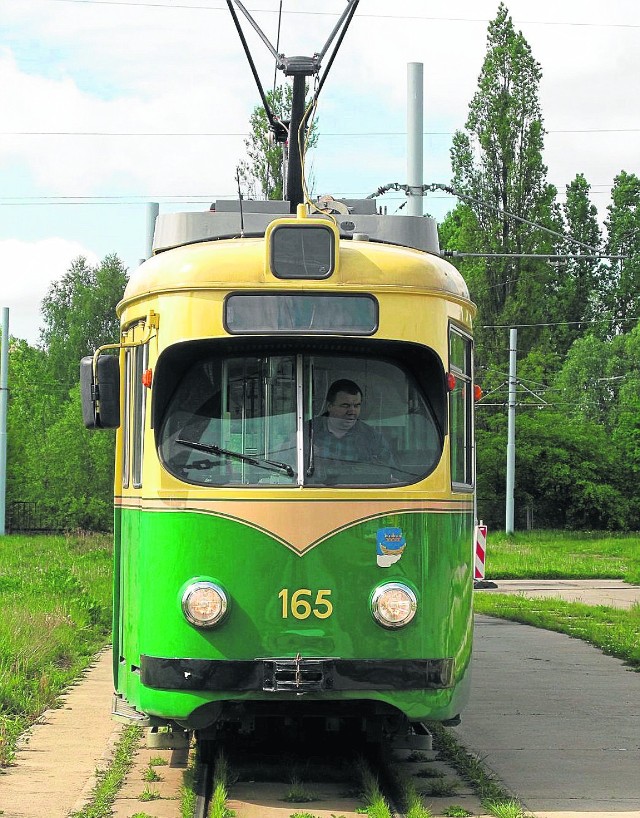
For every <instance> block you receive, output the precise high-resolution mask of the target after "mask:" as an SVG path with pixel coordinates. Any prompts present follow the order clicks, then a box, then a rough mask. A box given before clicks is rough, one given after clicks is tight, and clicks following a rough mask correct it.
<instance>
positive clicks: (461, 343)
mask: <svg viewBox="0 0 640 818" xmlns="http://www.w3.org/2000/svg"><path fill="white" fill-rule="evenodd" d="M449 371H450V372H451V373H452V374H453V375H454V376H455V379H456V384H455V387H454V389H453V391H452V392H451V394H450V397H449V412H450V430H451V435H450V439H451V482H452V483H453V484H454V485H458V486H465V487H466V486H472V485H473V423H472V412H473V396H472V347H471V339H470V338H469V337H468V336H466V335H463V334H462V333H461V332H459V331H458V330H456V329H455V328H453V327H452V328H451V330H450V333H449Z"/></svg>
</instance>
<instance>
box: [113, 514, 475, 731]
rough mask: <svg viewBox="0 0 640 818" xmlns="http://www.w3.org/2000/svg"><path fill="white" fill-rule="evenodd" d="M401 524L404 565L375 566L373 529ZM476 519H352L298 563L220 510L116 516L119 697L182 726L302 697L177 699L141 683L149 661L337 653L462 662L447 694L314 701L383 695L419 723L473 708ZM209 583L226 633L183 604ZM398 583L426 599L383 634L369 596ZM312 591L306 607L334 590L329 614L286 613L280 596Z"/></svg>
mask: <svg viewBox="0 0 640 818" xmlns="http://www.w3.org/2000/svg"><path fill="white" fill-rule="evenodd" d="M385 526H392V527H399V528H401V529H402V533H403V535H404V537H405V538H406V548H405V549H404V552H403V555H402V557H401V559H400V560H399V561H398V562H396V563H395V564H394V565H392V566H390V567H387V568H383V567H379V566H378V565H377V561H376V536H377V531H378V530H379V529H380V528H383V527H385ZM472 540H473V518H472V515H471V514H469V513H443V512H440V513H426V512H416V513H403V514H389V515H387V516H385V517H381V518H377V519H375V520H367V521H364V522H360V523H358V524H355V525H353V526H351V527H349V528H347V529H346V530H345V529H343V530H341V531H340V532H338V533H336V534H335V535H333V536H331V537H329V538H328V539H326V540H324V541H323V542H321V543H320V544H318V545H316V546H315V547H314V548H312V549H311V550H310V551H308V552H307V553H305V554H304V555H303V556H300V555H299V554H298V553H296V552H295V551H293V550H290V549H289V548H287V547H285V546H284V545H283V544H282V543H281V542H279V541H277V540H276V539H274V538H273V537H271V536H269V535H268V534H266V533H265V532H263V531H260V530H257V529H256V528H254V527H251V526H249V525H246V524H243V523H241V522H239V521H235V520H230V519H226V518H223V517H219V516H216V515H213V514H203V513H193V512H188V511H173V512H155V511H145V510H128V509H123V510H120V511H117V512H116V549H115V552H116V562H117V565H116V571H115V577H116V586H117V587H116V590H115V595H114V598H115V600H116V606H117V607H116V611H115V617H114V652H115V651H116V646H117V649H118V653H117V656H116V659H115V672H116V689H117V691H118V692H119V693H121V694H122V695H124V697H125V698H126V699H127V700H128V702H129V703H130V704H132V705H134V706H135V707H137V708H138V709H140V710H142V711H144V712H146V713H149V714H152V715H157V716H161V717H166V718H175V719H184V718H187V717H188V715H189V714H190V713H191V712H192V711H193V710H194V709H195V708H197V707H199V706H200V705H202V704H204V703H206V702H211V701H215V700H216V699H225V700H230V699H234V700H246V699H253V700H274V699H278V700H282V699H286V698H291V699H296V696H295V694H292V693H280V692H279V693H260V692H259V693H251V694H248V693H241V694H237V693H235V694H234V693H233V691H229V692H228V693H226V692H225V693H220V692H215V693H212V692H202V693H199V692H198V693H194V692H173V691H159V690H153V689H150V688H145V687H144V686H142V685H141V683H140V676H139V672H138V670H137V669H138V668H139V665H140V655H141V654H145V655H149V656H157V657H168V658H177V657H187V658H192V659H199V658H202V659H256V658H268V657H278V658H284V657H295V656H296V655H297V654H300V656H302V657H340V658H350V659H351V658H356V659H357V658H362V659H392V660H393V659H397V660H402V659H404V658H408V659H414V658H448V657H453V658H454V659H455V684H454V687H453V688H452V689H447V690H424V691H408V692H407V691H401V692H397V693H393V692H388V691H387V692H373V693H372V692H368V691H367V692H341V693H337V692H332V693H328V692H327V693H323V694H313V695H309V696H305V698H318V699H326V698H332V699H376V700H379V701H383V702H388V703H390V704H392V705H393V706H395V707H397V708H398V709H400V710H401V711H403V712H404V713H405V714H406V715H407V716H408V717H409V718H410V719H426V718H433V719H439V718H441V719H445V718H450V717H453V716H455V715H456V714H457V713H458V712H460V709H461V707H462V706H463V705H464V699H465V698H466V692H467V687H468V680H469V679H468V677H469V674H468V669H469V663H470V657H471V641H472V594H473V554H472ZM194 579H212V580H214V581H216V582H218V583H219V584H221V585H222V586H223V588H224V589H225V591H226V592H227V594H228V596H229V599H230V608H229V611H228V613H227V616H226V618H225V620H224V622H223V623H221V625H220V626H219V627H217V628H215V629H213V630H209V631H204V630H199V629H198V628H196V627H194V626H192V625H190V624H189V623H188V622H187V621H186V620H185V618H184V616H183V613H182V609H181V599H182V593H183V591H184V588H185V585H186V584H187V583H188V582H189V581H190V580H194ZM397 580H401V581H403V582H405V583H407V584H408V585H410V586H411V587H412V588H413V589H414V590H415V592H416V594H417V597H418V611H417V614H416V616H415V618H414V619H413V621H412V622H411V623H409V625H407V626H406V627H405V628H402V629H399V630H386V629H384V628H382V627H380V626H379V625H378V624H377V623H376V622H375V621H374V619H373V616H372V614H371V607H370V598H371V594H372V592H373V590H374V589H375V588H376V587H377V586H378V585H380V584H381V583H383V582H389V581H397ZM283 589H287V590H288V593H289V595H291V594H293V592H294V591H296V590H298V589H309V590H310V591H311V592H312V593H311V601H312V603H313V600H314V599H315V596H316V593H317V592H318V591H320V590H324V591H330V592H331V594H330V596H329V599H330V600H331V603H332V605H333V612H332V615H331V616H330V617H328V618H326V619H320V618H317V617H315V616H313V615H311V616H309V617H308V618H306V619H300V620H299V619H296V618H294V617H293V616H292V615H291V612H290V611H289V615H288V617H287V618H283V601H282V598H281V597H279V594H280V593H281V591H282V590H283Z"/></svg>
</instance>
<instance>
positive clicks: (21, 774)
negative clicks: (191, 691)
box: [0, 650, 121, 818]
mask: <svg viewBox="0 0 640 818" xmlns="http://www.w3.org/2000/svg"><path fill="white" fill-rule="evenodd" d="M112 691H113V684H112V681H111V651H110V650H107V651H104V652H103V653H101V654H100V655H99V656H98V657H97V660H96V662H95V663H94V665H93V666H92V667H91V668H89V670H88V671H87V672H86V673H85V674H83V677H82V679H81V680H80V681H79V682H78V683H77V684H76V685H74V686H73V687H71V688H70V689H69V691H68V693H67V694H66V695H65V696H64V697H62V698H61V699H60V707H58V708H56V709H53V710H47V711H46V712H45V713H44V715H43V716H42V718H41V719H40V720H39V721H38V723H37V724H36V725H35V726H34V727H33V728H31V729H30V730H29V731H28V732H27V733H26V734H25V736H24V738H23V739H22V740H21V742H20V745H19V747H18V751H17V753H16V758H15V764H14V765H13V766H11V767H8V768H7V769H6V770H4V771H3V773H2V775H0V810H2V811H3V813H2V818H66V817H67V815H68V814H69V812H71V811H72V810H74V809H79V808H80V807H81V806H82V804H83V802H84V800H85V798H86V797H88V796H89V794H90V793H91V790H92V789H93V787H94V785H95V783H96V775H95V773H96V769H104V768H105V767H106V766H107V764H108V762H109V760H110V759H111V755H112V752H113V749H114V747H115V745H116V743H117V740H118V738H119V736H120V732H121V727H120V725H117V724H115V722H113V721H112V720H111V714H110V706H109V703H110V701H111V695H112ZM78 747H82V752H81V753H79V752H78Z"/></svg>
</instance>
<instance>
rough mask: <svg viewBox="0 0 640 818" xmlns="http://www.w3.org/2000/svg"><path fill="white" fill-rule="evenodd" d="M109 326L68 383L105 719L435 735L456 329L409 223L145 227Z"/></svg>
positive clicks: (456, 497) (447, 595) (458, 318)
mask: <svg viewBox="0 0 640 818" xmlns="http://www.w3.org/2000/svg"><path fill="white" fill-rule="evenodd" d="M223 208H224V209H223ZM118 312H119V315H120V319H121V331H122V335H121V339H120V342H119V343H118V344H113V345H110V347H105V348H102V349H101V350H99V351H98V352H97V353H96V355H95V356H94V357H93V358H89V359H85V360H84V361H83V365H82V382H83V396H84V411H85V422H86V423H87V425H89V426H106V427H109V426H112V427H117V428H118V432H117V446H116V476H115V614H114V634H113V651H114V679H115V689H116V698H115V702H116V704H115V712H116V713H117V714H120V715H125V716H127V717H130V718H132V719H138V720H141V721H143V720H145V721H146V722H147V723H151V724H156V725H158V724H162V723H173V724H178V725H180V726H182V727H185V728H190V729H196V730H204V729H207V728H210V727H212V726H216V725H221V724H223V723H239V724H243V725H245V726H246V725H247V724H251V723H255V722H256V721H257V720H260V719H261V718H262V717H264V718H271V717H273V716H284V715H286V716H287V717H295V716H300V717H314V718H315V717H318V718H327V719H332V720H340V719H349V718H357V719H358V720H360V723H363V724H364V723H366V724H367V725H369V726H371V725H380V724H391V723H401V722H402V723H407V722H409V723H410V722H420V721H422V720H427V719H429V720H440V721H447V720H451V719H455V718H456V717H457V715H458V714H459V713H460V711H461V709H462V707H463V705H464V702H465V700H466V697H467V693H468V685H469V670H470V659H471V644H472V593H473V532H474V524H475V519H474V449H473V446H474V441H473V390H474V387H473V365H472V336H471V327H472V318H473V315H474V306H473V304H472V303H471V302H470V300H469V296H468V291H467V288H466V286H465V283H464V281H463V279H462V277H461V276H460V274H459V273H458V272H457V270H456V269H455V268H454V267H453V266H452V265H451V264H449V263H448V262H446V261H445V260H443V259H442V258H441V257H440V256H439V255H438V246H437V233H436V230H435V225H434V223H433V222H432V221H431V220H430V219H426V218H417V217H410V216H382V215H379V214H378V213H377V212H376V207H375V203H374V202H373V201H371V200H366V201H350V202H330V201H329V202H326V201H325V202H323V204H322V206H321V209H318V208H317V207H313V206H309V205H300V206H298V208H297V214H294V215H291V214H290V213H289V204H288V203H282V202H265V203H258V202H235V203H230V202H219V203H218V205H217V207H215V208H212V210H211V211H209V212H204V213H187V214H170V215H166V216H161V217H160V218H159V219H158V223H157V226H156V234H155V241H154V255H153V256H152V258H151V259H149V260H148V261H146V262H145V263H143V264H142V265H141V266H140V267H139V269H138V270H136V271H135V272H134V273H133V275H132V276H131V279H130V281H129V284H128V286H127V289H126V292H125V294H124V298H123V300H122V302H121V303H120V305H119V307H118ZM114 351H117V354H116V355H114V354H113V352H114Z"/></svg>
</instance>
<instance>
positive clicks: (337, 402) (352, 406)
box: [327, 392, 362, 423]
mask: <svg viewBox="0 0 640 818" xmlns="http://www.w3.org/2000/svg"><path fill="white" fill-rule="evenodd" d="M361 408H362V395H360V394H357V395H350V394H349V393H348V392H338V393H337V395H336V396H335V399H334V401H333V403H329V404H327V410H328V412H329V417H332V418H341V419H342V420H349V421H351V422H353V423H355V422H356V420H358V418H359V417H360V409H361Z"/></svg>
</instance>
